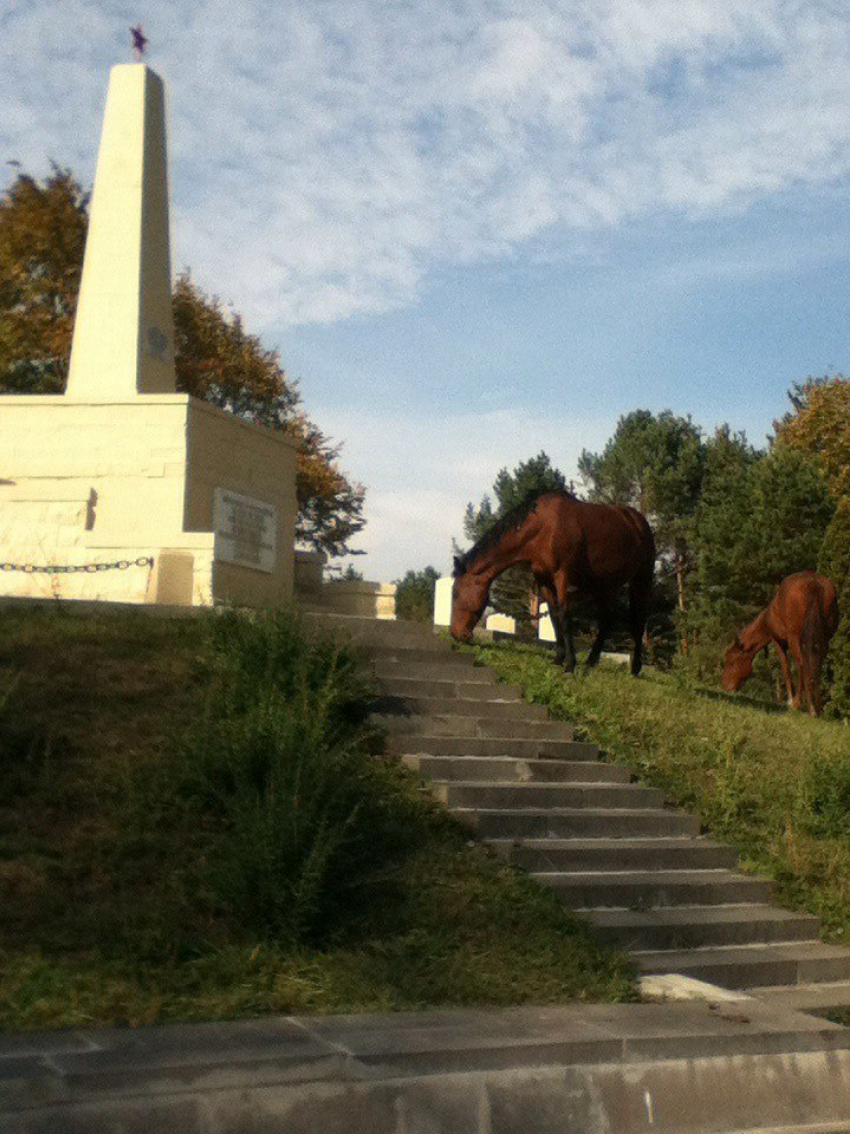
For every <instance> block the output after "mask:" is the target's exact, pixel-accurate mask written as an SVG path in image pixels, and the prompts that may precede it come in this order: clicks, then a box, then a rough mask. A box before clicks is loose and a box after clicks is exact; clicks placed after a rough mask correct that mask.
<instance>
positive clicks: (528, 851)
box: [443, 764, 738, 871]
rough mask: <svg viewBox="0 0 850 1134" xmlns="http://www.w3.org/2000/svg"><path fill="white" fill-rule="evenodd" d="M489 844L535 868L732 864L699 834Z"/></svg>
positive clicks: (733, 859) (726, 851) (726, 850)
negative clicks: (686, 836)
mask: <svg viewBox="0 0 850 1134" xmlns="http://www.w3.org/2000/svg"><path fill="white" fill-rule="evenodd" d="M575 767H577V768H578V769H581V768H583V767H586V765H582V764H578V765H575ZM602 768H606V769H617V770H618V771H619V770H622V769H621V768H620V767H619V765H616V764H597V765H595V766H594V771H595V772H597V771H599V770H600V769H602ZM443 778H446V777H443ZM489 845H490V846H491V847H493V849H494V850H495V851H497V852H498V853H499V854H501V855H503V856H504V857H505V858H507V859H508V860H509V861H510V862H512V863H513V864H514V865H515V866H518V867H520V868H522V869H523V870H535V871H547V870H562V871H563V870H716V869H718V868H720V867H724V868H727V869H729V868H733V867H735V866H736V865H737V862H738V856H737V855H736V854H735V852H734V850H732V849H731V848H730V847H725V846H723V845H722V844H721V843H714V842H711V840H710V839H704V838H690V839H687V838H686V839H677V838H662V839H527V840H524V841H523V842H517V841H516V840H514V839H498V840H493V839H491V840H489Z"/></svg>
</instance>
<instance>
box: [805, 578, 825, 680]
mask: <svg viewBox="0 0 850 1134" xmlns="http://www.w3.org/2000/svg"><path fill="white" fill-rule="evenodd" d="M824 614H825V612H824V594H823V592H822V590H821V589H820V588H818V589H817V591H816V592H815V593H814V594H813V595H812V596H811V601H810V602H808V603H807V604H806V611H805V614H804V615H803V625H802V626H801V627H800V647H801V652H802V655H803V663H804V665H806V667H807V668H808V670H809V675H808V676H809V684H810V687H813V688H812V695H813V696H814V697H817V696H818V682H819V681H820V671H821V666H822V664H823V660H824V657H825V656H826V648H827V645H828V643H829V638H830V634H829V631H828V629H827V625H826V619H825V617H824Z"/></svg>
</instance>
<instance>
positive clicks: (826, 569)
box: [774, 374, 850, 717]
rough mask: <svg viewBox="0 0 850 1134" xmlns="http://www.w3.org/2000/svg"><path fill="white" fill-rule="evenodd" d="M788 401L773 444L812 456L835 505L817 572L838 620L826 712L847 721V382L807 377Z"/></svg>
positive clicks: (849, 663) (837, 376)
mask: <svg viewBox="0 0 850 1134" xmlns="http://www.w3.org/2000/svg"><path fill="white" fill-rule="evenodd" d="M788 397H789V400H790V402H791V406H792V409H791V411H790V412H789V413H787V414H786V415H785V417H784V418H782V420H781V421H777V422H775V423H774V425H775V429H776V442H777V445H782V446H786V447H788V448H790V449H795V450H797V451H799V452H801V453H806V454H809V455H815V456H817V457H818V458H819V461H820V464H821V467H822V469H823V472H824V476H825V478H826V482H827V484H828V486H829V490H830V493H831V494H832V498H833V500H834V501H835V504H836V505H837V507H836V510H835V514H834V516H833V517H832V520H831V522H830V525H829V527H828V528H827V531H826V535H825V536H824V540H823V546H822V547H821V550H820V557H819V559H818V570H819V571H820V572H821V574H823V575H826V576H827V578H829V579H831V580H832V582H833V583H834V584H835V587H836V590H837V591H838V608H839V613H840V616H841V621H840V622H839V625H838V631H837V632H836V635H835V638H834V639H833V641H832V645H831V647H830V652H829V668H830V675H831V691H830V702H831V708H832V710H833V711H834V712H837V713H839V714H840V715H841V716H844V717H850V380H848V379H847V378H845V377H844V375H842V374H835V375H829V376H827V377H824V378H808V379H806V381H805V382H799V383H796V384H795V385H794V386H792V388H791V389H790V390H789V391H788Z"/></svg>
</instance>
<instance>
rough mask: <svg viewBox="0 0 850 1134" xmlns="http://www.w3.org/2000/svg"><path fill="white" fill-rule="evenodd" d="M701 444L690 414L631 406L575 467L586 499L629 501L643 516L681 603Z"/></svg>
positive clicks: (697, 494)
mask: <svg viewBox="0 0 850 1134" xmlns="http://www.w3.org/2000/svg"><path fill="white" fill-rule="evenodd" d="M704 466H705V445H704V442H703V439H702V431H701V430H700V428H699V426H697V425H695V424H694V423H693V422H692V421H691V419H690V417H677V416H676V415H675V414H673V413H671V412H670V411H669V410H663V411H662V412H661V413H658V414H653V413H651V412H650V411H649V410H633V411H632V412H631V413H629V414H626V415H625V416H623V417H621V418H620V420H619V421H618V422H617V428H616V430H615V432H614V436H613V437H612V438H611V440H610V441H609V442H608V444H607V445H606V446H605V448H604V449H603V450H602V452H601V453H590V452H588V451H587V450H586V449H585V450H584V451H583V452H582V454H581V457H580V458H579V472H580V474H581V477H582V480H583V481H584V483H585V484H586V485H587V487H588V490H589V496H590V499H591V500H600V501H605V502H607V503H611V504H630V505H631V506H632V507H633V508H637V509H639V511H641V512H643V513H644V515H645V516H646V517H647V518H648V519H649V521H650V523H651V524H652V527H653V530H654V532H655V541H656V546H657V547H658V551H659V555H660V557H661V559H662V563H664V562H666V563H667V564H668V565H669V568H670V569H671V570H672V572H673V575H674V577H675V580H676V601H677V605H678V606H679V609H680V610H684V608H685V605H686V594H685V586H686V577H687V573H688V569H689V566H690V561H691V553H690V526H691V518H692V516H693V513H694V509H695V508H696V506H697V502H698V501H699V498H700V490H701V487H702V478H703V470H704Z"/></svg>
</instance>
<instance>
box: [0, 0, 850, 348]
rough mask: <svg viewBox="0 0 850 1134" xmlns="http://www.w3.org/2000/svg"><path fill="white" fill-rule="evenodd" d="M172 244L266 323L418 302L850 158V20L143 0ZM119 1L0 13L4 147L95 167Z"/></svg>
mask: <svg viewBox="0 0 850 1134" xmlns="http://www.w3.org/2000/svg"><path fill="white" fill-rule="evenodd" d="M146 21H147V22H146V31H147V33H148V35H149V37H150V39H151V50H152V54H151V62H152V64H153V65H154V66H155V67H157V68H158V69H160V70H161V72H162V73H163V74H164V76H165V77H166V78H167V80H168V81H169V84H170V93H171V139H172V155H173V162H172V173H173V183H174V186H175V202H176V208H175V237H176V239H175V261H176V264H177V265H180V264H183V263H190V264H191V265H192V266H193V267H194V269H195V272H196V275H197V278H198V279H199V280H200V281H201V282H203V283H204V284H205V285H206V286H208V287H210V288H212V289H213V290H215V291H218V292H220V293H222V294H224V295H225V297H227V298H230V299H232V300H233V301H234V302H235V304H236V305H237V306H238V307H239V308H240V309H242V310H243V311H245V313H246V314H247V315H248V317H249V319H250V320H251V321H252V322H253V323H254V324H255V325H256V324H258V323H259V325H260V326H263V325H265V326H275V327H282V326H285V325H292V324H297V323H307V322H316V321H318V322H322V321H331V320H335V319H340V318H344V317H346V316H349V315H351V314H355V313H363V312H380V311H384V310H388V309H391V308H393V307H397V306H399V305H403V304H406V303H409V302H411V301H413V300H414V299H415V297H416V295H417V292H418V289H419V288H420V286H421V283H422V281H423V279H425V278H427V275H428V273H429V272H430V271H432V270H434V269H437V268H439V267H440V266H442V265H445V264H452V263H471V262H475V261H476V260H481V259H486V258H494V257H499V256H503V255H505V254H508V253H513V252H514V251H516V250H517V249H518V248H521V247H522V245H523V243H524V242H527V241H528V240H529V239H531V238H534V237H539V236H540V234H541V233H546V232H553V233H554V232H555V231H556V230H557V235H558V238H559V240H558V243H559V247H561V248H563V249H564V250H565V252H564V254H566V255H568V254H569V250H570V240H569V236H570V233H573V232H574V233H577V234H581V233H582V231H584V233H585V235H584V236H581V235H579V239H581V240H585V239H586V232H587V230H588V228H590V229H592V228H593V227H594V226H600V225H604V226H611V225H616V224H618V223H621V222H623V221H625V220H633V219H635V218H640V217H641V216H644V215H649V214H652V213H655V212H657V211H658V210H664V209H669V210H676V211H678V212H683V213H685V214H694V215H706V214H708V215H711V213H712V212H713V211H716V210H728V209H740V208H744V207H746V205H747V204H748V203H749V202H751V201H752V200H755V199H757V198H759V197H763V196H766V195H770V194H775V193H777V192H780V191H782V190H783V189H784V188H786V187H788V186H792V185H796V184H799V183H825V182H828V181H830V180H831V179H835V178H837V177H840V176H842V175H844V174H846V173H847V171H848V166H850V69H848V67H847V62H846V61H847V59H848V58H850V21H848V18H847V14H846V13H843V12H841V10H840V8H837V7H836V6H835V5H832V4H828V3H826V2H823V3H812V4H807V5H800V4H798V3H797V2H796V0H763V2H762V3H759V4H753V3H752V2H751V0H562V2H555V0H523V3H519V2H518V0H513V2H511V0H507V2H505V0H501V2H499V3H497V2H496V0H459V2H458V3H455V4H451V5H447V4H443V3H439V2H436V0H420V2H418V3H417V4H386V3H381V2H379V0H326V2H325V3H322V4H320V5H319V4H315V5H309V6H305V7H303V8H302V10H300V11H297V10H295V9H293V7H292V6H291V5H277V4H273V3H272V2H271V0H244V2H243V3H241V4H239V5H233V4H232V3H230V2H229V0H187V2H186V3H181V4H179V5H175V4H170V5H167V4H165V3H162V2H157V0H154V3H153V4H152V5H150V6H149V10H148V14H147V16H146ZM126 23H127V19H126V8H125V5H124V3H123V0H40V2H39V3H38V4H36V3H31V2H24V0H17V2H15V0H13V2H12V3H11V5H8V4H7V8H6V11H5V14H4V15H2V16H0V76H1V77H0V147H2V148H0V153H2V154H5V156H6V157H7V158H17V159H19V160H20V161H21V162H23V164H24V166H25V167H27V168H35V169H43V168H44V165H45V159H46V158H47V157H54V158H56V159H57V160H59V161H60V162H67V163H69V164H71V165H72V166H73V167H74V168H75V169H76V170H77V171H78V172H79V173H80V174H81V175H82V176H83V177H84V178H89V177H90V176H91V173H92V171H93V163H94V154H95V149H96V143H97V131H98V121H99V115H100V110H101V107H102V101H103V88H104V83H105V67H106V64H107V63H108V62H111V61H114V60H116V59H117V60H120V59H122V58H127V57H128V54H129V53H128V51H127V47H126V39H127V35H126Z"/></svg>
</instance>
